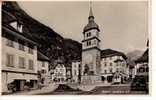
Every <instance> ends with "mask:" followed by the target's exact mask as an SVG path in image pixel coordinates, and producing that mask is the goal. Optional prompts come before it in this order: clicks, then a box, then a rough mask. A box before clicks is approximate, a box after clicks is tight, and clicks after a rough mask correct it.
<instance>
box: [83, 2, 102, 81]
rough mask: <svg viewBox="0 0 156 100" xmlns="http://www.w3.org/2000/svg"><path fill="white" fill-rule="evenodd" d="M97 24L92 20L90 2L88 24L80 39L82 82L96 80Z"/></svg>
mask: <svg viewBox="0 0 156 100" xmlns="http://www.w3.org/2000/svg"><path fill="white" fill-rule="evenodd" d="M99 32H100V29H99V26H98V25H97V24H96V23H95V21H94V16H93V11H92V6H91V4H90V12H89V17H88V24H87V25H86V26H85V27H84V29H83V40H82V72H81V75H82V79H81V81H82V82H87V83H90V82H92V83H95V82H97V81H98V77H97V76H98V75H99V73H100V60H101V59H100V52H101V50H100V39H99Z"/></svg>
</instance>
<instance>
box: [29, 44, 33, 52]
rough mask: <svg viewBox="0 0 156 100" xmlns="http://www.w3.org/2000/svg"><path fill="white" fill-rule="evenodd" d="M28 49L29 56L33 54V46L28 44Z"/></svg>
mask: <svg viewBox="0 0 156 100" xmlns="http://www.w3.org/2000/svg"><path fill="white" fill-rule="evenodd" d="M28 48H29V49H28V52H29V53H30V54H33V46H32V45H30V44H29V46H28Z"/></svg>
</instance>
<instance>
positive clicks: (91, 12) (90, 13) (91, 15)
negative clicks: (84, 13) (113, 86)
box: [89, 1, 94, 17]
mask: <svg viewBox="0 0 156 100" xmlns="http://www.w3.org/2000/svg"><path fill="white" fill-rule="evenodd" d="M89 17H94V16H93V11H92V1H90V12H89Z"/></svg>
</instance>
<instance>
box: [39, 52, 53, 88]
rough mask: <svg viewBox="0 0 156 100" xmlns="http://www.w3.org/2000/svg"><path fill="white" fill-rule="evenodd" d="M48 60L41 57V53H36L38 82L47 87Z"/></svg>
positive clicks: (43, 56)
mask: <svg viewBox="0 0 156 100" xmlns="http://www.w3.org/2000/svg"><path fill="white" fill-rule="evenodd" d="M49 62H50V60H49V58H48V57H46V56H45V55H43V54H42V53H41V52H39V51H38V52H37V67H38V70H37V71H38V74H39V76H38V77H39V80H38V81H39V82H40V83H41V84H42V85H47V84H48V83H49Z"/></svg>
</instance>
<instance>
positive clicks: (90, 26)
mask: <svg viewBox="0 0 156 100" xmlns="http://www.w3.org/2000/svg"><path fill="white" fill-rule="evenodd" d="M91 29H97V30H98V31H100V30H99V26H98V25H97V24H96V23H95V22H94V21H93V22H89V23H88V24H87V25H86V26H85V27H84V29H83V33H84V32H86V31H88V30H91Z"/></svg>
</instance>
